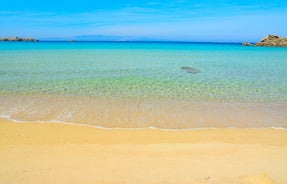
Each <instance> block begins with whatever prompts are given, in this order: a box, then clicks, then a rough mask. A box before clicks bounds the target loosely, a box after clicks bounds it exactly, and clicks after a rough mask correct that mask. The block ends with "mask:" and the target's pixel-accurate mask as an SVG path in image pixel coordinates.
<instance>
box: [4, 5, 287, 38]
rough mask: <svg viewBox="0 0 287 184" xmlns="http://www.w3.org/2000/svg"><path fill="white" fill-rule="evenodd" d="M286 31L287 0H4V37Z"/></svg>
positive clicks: (231, 35)
mask: <svg viewBox="0 0 287 184" xmlns="http://www.w3.org/2000/svg"><path fill="white" fill-rule="evenodd" d="M269 33H273V34H278V35H281V36H287V1H286V0H150V1H149V0H145V1H144V0H141V1H140V0H133V1H131V0H101V1H99V0H0V37H6V36H19V37H34V38H38V39H42V40H53V39H78V40H156V41H160V40H163V41H211V42H213V41H217V42H218V41H222V42H241V41H257V40H258V39H260V38H261V37H263V36H265V35H267V34H269Z"/></svg>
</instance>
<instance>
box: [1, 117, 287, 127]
mask: <svg viewBox="0 0 287 184" xmlns="http://www.w3.org/2000/svg"><path fill="white" fill-rule="evenodd" d="M0 118H1V119H5V120H8V121H11V122H14V123H59V124H66V125H77V126H85V127H92V128H98V129H103V130H147V129H152V130H160V131H191V130H210V129H221V128H216V127H201V128H184V129H172V128H158V127H154V126H149V127H147V128H120V127H112V128H111V127H104V126H100V125H90V124H82V123H75V122H67V121H61V120H49V121H41V120H36V121H25V120H18V119H15V118H11V116H10V115H8V114H1V115H0ZM225 128H228V129H237V128H239V127H225ZM269 128H271V129H276V130H285V131H286V130H287V128H283V127H274V126H272V127H260V128H253V127H250V128H243V129H269Z"/></svg>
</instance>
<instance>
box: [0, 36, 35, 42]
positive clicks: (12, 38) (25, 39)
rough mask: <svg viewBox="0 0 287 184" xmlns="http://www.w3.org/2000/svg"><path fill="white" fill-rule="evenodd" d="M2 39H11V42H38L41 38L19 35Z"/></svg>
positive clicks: (0, 39)
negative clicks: (20, 36)
mask: <svg viewBox="0 0 287 184" xmlns="http://www.w3.org/2000/svg"><path fill="white" fill-rule="evenodd" d="M0 41H10V42H37V41H39V40H37V39H34V38H19V37H8V38H0Z"/></svg>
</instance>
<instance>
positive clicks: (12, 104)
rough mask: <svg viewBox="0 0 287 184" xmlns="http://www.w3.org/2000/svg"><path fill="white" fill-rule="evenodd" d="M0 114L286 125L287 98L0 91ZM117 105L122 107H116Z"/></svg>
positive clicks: (103, 121) (110, 122)
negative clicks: (250, 99)
mask: <svg viewBox="0 0 287 184" xmlns="http://www.w3.org/2000/svg"><path fill="white" fill-rule="evenodd" d="M0 101H1V102H2V104H1V105H2V106H1V107H0V118H5V119H10V120H12V121H24V122H55V121H57V122H59V123H75V124H81V125H82V124H85V125H91V126H95V127H99V128H104V129H105V128H106V129H109V128H116V129H121V128H123V129H124V128H132V129H137V128H155V129H171V130H173V129H179V130H189V129H191V130H192V129H205V128H229V127H237V128H266V127H276V128H285V129H286V128H287V127H286V120H287V114H286V110H287V103H285V102H282V103H275V102H270V103H269V102H264V103H263V102H261V103H260V102H257V103H256V102H197V101H179V100H178V101H177V100H161V99H158V100H149V99H116V98H115V99H114V98H112V99H107V98H103V97H96V98H94V97H77V96H13V95H6V96H0ZM118 107H121V108H118Z"/></svg>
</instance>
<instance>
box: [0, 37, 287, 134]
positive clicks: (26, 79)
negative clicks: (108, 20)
mask: <svg viewBox="0 0 287 184" xmlns="http://www.w3.org/2000/svg"><path fill="white" fill-rule="evenodd" d="M182 67H188V68H189V70H186V69H184V68H182ZM190 70H192V71H196V72H191V73H190V72H188V71H190ZM43 98H47V99H48V100H47V99H46V101H45V102H43V101H39V99H43ZM55 98H62V99H63V98H66V100H65V99H64V100H62V104H61V103H60V102H59V101H61V100H56V102H54V104H57V105H56V106H57V108H58V109H59V108H60V106H63V105H65V106H67V103H71V101H74V102H75V103H72V105H71V104H70V106H73V107H76V106H77V107H79V103H80V101H81V100H83V99H84V100H85V99H89V100H87V102H88V101H89V102H91V101H93V100H94V103H93V104H97V103H98V102H99V100H95V99H105V100H106V101H105V103H107V102H109V103H110V104H112V103H115V102H114V101H117V100H118V101H121V103H125V102H126V103H128V104H134V102H132V101H137V102H141V104H143V103H148V104H152V105H151V107H150V108H151V110H150V111H156V109H155V108H160V107H163V106H164V105H161V106H160V107H159V106H158V107H157V106H156V105H155V106H153V105H154V104H157V102H160V103H161V104H163V103H167V102H170V103H173V102H176V104H178V103H179V102H180V103H192V104H197V103H200V104H203V103H209V104H241V106H242V104H257V105H258V104H264V107H265V109H264V111H262V113H266V112H267V111H268V112H269V111H272V109H273V110H274V108H273V107H274V104H275V106H276V108H275V109H276V110H274V112H272V113H271V115H270V118H271V119H272V121H271V120H270V124H268V125H267V124H266V126H272V125H273V124H275V125H276V123H277V122H276V121H274V118H273V116H277V118H279V119H280V126H283V127H285V125H286V124H287V119H286V115H285V116H284V112H286V103H287V48H270V47H269V48H268V47H243V46H241V45H240V44H220V43H218V44H214V43H167V42H164V43H163V42H0V103H2V107H1V108H0V113H1V114H2V116H3V117H4V116H8V115H9V117H12V116H15V117H14V119H17V120H37V121H41V120H49V121H50V120H51V121H52V120H59V121H68V120H67V117H65V118H66V119H65V118H64V120H63V118H62V119H61V118H59V116H58V115H55V116H53V117H51V116H52V115H51V113H50V112H51V108H52V105H53V104H50V105H48V106H51V108H50V111H49V112H48V111H47V109H45V108H46V107H45V108H44V107H42V108H41V104H43V103H45V104H47V103H48V102H50V101H53V100H51V99H55ZM67 98H69V100H67ZM19 99H20V100H19ZM33 99H34V102H35V103H34V106H35V107H37V109H34V110H33V114H32V115H33V117H38V115H39V114H42V115H43V114H46V115H47V117H48V116H49V117H51V118H50V119H49V118H47V117H46V116H45V117H46V118H43V116H40V115H39V118H37V119H33V118H31V117H32V115H31V111H30V112H29V113H28V112H25V111H24V110H23V109H27V108H28V107H30V106H31V101H33ZM35 99H37V100H35ZM72 99H73V100H72ZM75 99H76V100H75ZM101 103H104V102H101ZM27 104H30V105H27ZM93 104H89V106H87V107H84V106H82V109H85V110H80V109H77V110H75V109H74V110H73V111H70V112H68V111H67V110H65V113H66V114H69V116H76V114H77V113H78V114H79V113H82V114H86V115H83V116H89V115H87V114H88V111H87V109H92V107H93ZM115 104H117V105H115ZM115 104H114V105H113V108H114V111H117V110H116V108H117V107H118V108H121V107H119V103H115ZM266 104H267V105H266ZM269 104H272V107H271V106H269ZM169 105H170V104H169ZM278 105H279V106H280V107H277V106H278ZM42 106H43V105H42ZM126 106H129V108H130V109H134V108H131V105H126ZM239 106H240V105H239ZM241 106H240V107H241ZM243 106H244V105H243ZM247 106H248V107H250V105H247ZM259 106H260V105H259ZM20 107H21V108H22V111H21V113H20V111H17V109H21V108H20ZM177 107H178V108H179V109H180V108H181V106H178V105H177ZM182 107H183V106H182ZM216 107H217V106H216ZM216 107H214V108H216ZM260 107H261V106H260ZM107 108H108V109H111V106H110V107H107ZM153 108H154V109H153ZM237 108H238V106H237ZM256 108H257V106H256ZM278 108H279V111H278ZM15 109H16V110H15ZM28 109H29V108H28ZM207 109H208V108H207ZM257 109H258V108H257ZM137 110H138V111H142V109H141V108H139V109H137ZM34 111H37V112H38V114H37V112H34ZM114 111H113V112H111V111H110V112H109V113H114ZM128 111H130V110H128ZM134 111H136V110H133V112H130V113H137V112H134ZM199 111H200V109H199ZM281 111H282V114H280V113H279V114H278V112H281ZM105 112H106V111H105ZM193 112H194V111H193ZM19 113H20V115H19ZM49 113H50V114H49ZM93 113H94V111H93ZM103 113H104V111H103ZM106 113H107V112H106ZM162 113H164V112H162ZM171 113H174V114H175V115H178V113H181V112H180V111H178V110H177V111H176V112H175V111H172V110H171ZM184 113H185V115H186V116H187V114H188V109H186V112H184ZM207 113H208V112H207ZM123 114H126V116H129V115H128V114H129V113H123ZM16 116H17V118H16ZM101 116H102V114H101ZM142 116H143V117H145V115H142ZM151 116H152V115H149V116H148V117H151ZM155 116H159V115H155ZM223 116H224V114H223ZM278 116H281V117H278ZM27 117H29V118H27ZM57 117H58V118H57ZM61 117H62V116H61ZM106 117H107V116H106ZM93 118H94V119H93ZM96 118H97V117H96V115H91V117H90V119H89V123H88V124H93V125H101V126H104V125H105V124H103V123H101V119H100V120H98V121H97V123H95V121H94V120H95V119H96ZM102 118H104V117H102ZM127 118H128V117H127ZM79 119H80V118H79ZM106 119H107V118H106ZM128 119H129V118H128ZM131 119H132V121H136V120H138V119H139V118H136V117H135V118H131ZM144 119H145V121H144V122H145V123H147V124H148V126H154V124H156V123H158V122H159V121H160V120H158V121H157V122H155V121H156V120H154V121H151V120H150V118H144ZM275 119H276V118H275ZM165 120H166V119H165ZM111 121H112V120H111ZM169 121H171V122H172V120H169ZM186 121H188V120H186V119H183V120H182V121H181V122H180V123H181V124H184V126H180V127H184V128H195V127H198V126H199V125H196V126H193V125H194V122H186ZM190 121H192V120H190ZM194 121H196V119H195V120H194ZM202 121H203V120H202ZM278 121H279V120H278ZM69 122H82V123H85V122H84V121H80V120H77V121H76V120H75V121H74V119H73V118H71V119H69ZM87 122H88V120H87ZM231 122H232V120H231ZM153 123H154V124H153ZM257 123H258V122H257ZM119 124H120V123H116V125H115V126H116V127H122V126H121V125H119ZM189 124H190V126H189ZM191 124H193V125H191ZM225 124H226V123H225ZM250 124H252V122H251V123H250ZM264 125H265V124H264ZM209 126H211V127H213V124H212V123H210V125H209ZM226 126H228V124H227V125H226ZM233 126H235V125H233ZM250 126H251V125H250ZM123 127H145V126H142V125H141V126H138V125H136V126H133V122H130V124H129V126H123ZM159 127H163V128H174V127H175V128H176V127H177V125H176V124H173V126H170V125H168V126H166V127H165V126H164V122H162V123H160V126H159ZM199 127H205V126H199ZM215 127H216V126H215ZM259 127H260V126H259ZM263 127H264V126H263Z"/></svg>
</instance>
